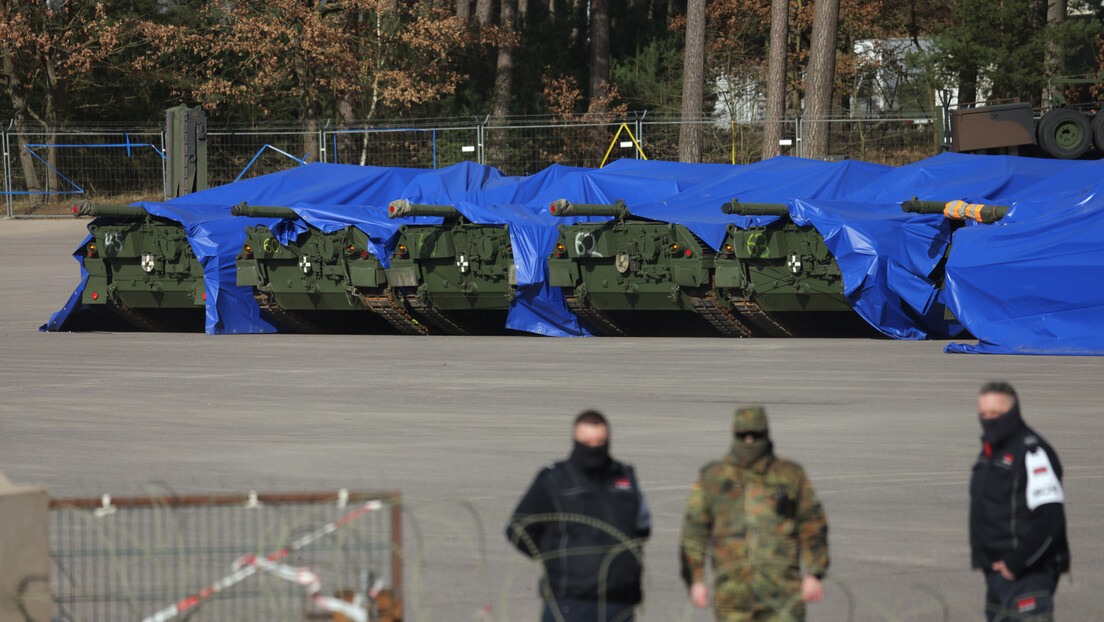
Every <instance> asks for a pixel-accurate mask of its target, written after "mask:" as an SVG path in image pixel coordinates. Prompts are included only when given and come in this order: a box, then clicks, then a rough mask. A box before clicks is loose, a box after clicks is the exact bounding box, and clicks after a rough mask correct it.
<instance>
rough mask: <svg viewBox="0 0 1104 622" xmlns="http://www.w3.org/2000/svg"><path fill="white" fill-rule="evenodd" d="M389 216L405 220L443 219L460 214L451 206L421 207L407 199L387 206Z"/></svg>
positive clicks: (392, 202)
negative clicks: (428, 217)
mask: <svg viewBox="0 0 1104 622" xmlns="http://www.w3.org/2000/svg"><path fill="white" fill-rule="evenodd" d="M387 216H388V217H390V218H403V217H405V216H440V217H441V218H457V217H459V216H460V212H459V211H457V209H456V208H455V207H453V206H451V205H419V204H417V203H411V202H410V201H407V200H406V199H399V200H397V201H391V205H388V206H387Z"/></svg>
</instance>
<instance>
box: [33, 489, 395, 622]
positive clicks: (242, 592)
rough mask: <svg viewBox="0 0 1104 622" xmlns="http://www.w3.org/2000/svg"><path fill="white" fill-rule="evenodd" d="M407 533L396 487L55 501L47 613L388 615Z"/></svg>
mask: <svg viewBox="0 0 1104 622" xmlns="http://www.w3.org/2000/svg"><path fill="white" fill-rule="evenodd" d="M400 533H401V511H400V505H399V496H398V494H397V493H384V494H371V493H350V492H344V491H343V492H340V493H329V494H268V495H264V494H262V495H257V494H250V495H221V496H189V497H177V496H160V495H150V496H139V497H127V498H110V497H106V496H105V497H102V498H93V499H53V500H51V502H50V557H51V565H52V569H51V574H50V577H51V592H52V601H53V614H52V615H51V619H55V620H143V621H145V622H153V621H158V622H167V621H168V620H173V619H188V620H312V619H318V620H334V619H345V620H361V621H363V622H367V620H368V619H369V618H371V619H373V620H391V619H394V616H393V615H392V613H393V612H397V611H398V610H399V609H400V608H401V607H400V606H399V604H398V603H399V601H398V597H399V595H400V594H401V587H402V559H401V538H400ZM339 616H344V617H339Z"/></svg>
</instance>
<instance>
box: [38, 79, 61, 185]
mask: <svg viewBox="0 0 1104 622" xmlns="http://www.w3.org/2000/svg"><path fill="white" fill-rule="evenodd" d="M44 66H45V68H46V89H45V93H44V94H43V110H42V121H43V126H44V129H45V130H46V135H47V136H48V137H49V138H48V140H47V144H49V145H50V146H49V147H47V148H46V164H47V167H46V171H45V175H46V192H47V193H52V192H57V189H58V177H57V172H56V171H57V168H58V161H57V155H58V154H57V147H55V146H54V145H56V144H57V131H58V117H59V115H58V107H59V104H60V103H61V102H60V101H59V100H60V99H61V95H60V94H61V92H62V89H61V87H60V86H59V85H58V77H57V65H56V64H55V63H54V61H53V59H46V61H45V63H44ZM47 196H49V195H47Z"/></svg>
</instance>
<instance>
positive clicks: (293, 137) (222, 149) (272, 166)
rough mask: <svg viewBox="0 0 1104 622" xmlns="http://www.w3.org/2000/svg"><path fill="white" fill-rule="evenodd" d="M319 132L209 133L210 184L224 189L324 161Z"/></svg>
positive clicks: (208, 180) (208, 160)
mask: <svg viewBox="0 0 1104 622" xmlns="http://www.w3.org/2000/svg"><path fill="white" fill-rule="evenodd" d="M319 136H320V135H319V133H318V132H299V131H290V130H289V131H282V130H269V131H248V132H207V183H208V185H209V186H211V187H214V186H221V185H224V184H228V183H231V182H233V181H237V180H238V179H248V178H251V177H258V176H260V175H266V174H268V173H275V172H277V171H283V170H287V169H289V168H291V167H294V166H301V165H302V164H303V163H304V162H313V161H318V160H320V159H321V156H322V154H320V150H321V148H322V147H321V142H320V139H319Z"/></svg>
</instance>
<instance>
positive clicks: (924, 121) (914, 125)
mask: <svg viewBox="0 0 1104 622" xmlns="http://www.w3.org/2000/svg"><path fill="white" fill-rule="evenodd" d="M813 123H827V124H828V154H829V155H831V156H837V157H846V158H850V159H852V160H863V161H865V162H875V163H878V164H889V165H891V166H900V165H902V164H908V163H910V162H916V161H917V160H922V159H924V158H926V157H928V156H930V155H932V154H933V153H935V151H936V142H935V141H936V136H935V124H934V123H932V120H931V119H928V118H920V119H899V118H898V119H894V118H874V119H829V120H825V121H809V120H803V121H802V122H801V132H802V134H805V133H807V132H808V131H809V126H810V125H811V124H813Z"/></svg>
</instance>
